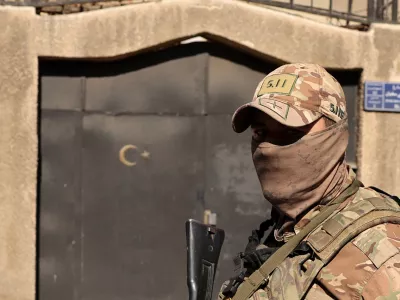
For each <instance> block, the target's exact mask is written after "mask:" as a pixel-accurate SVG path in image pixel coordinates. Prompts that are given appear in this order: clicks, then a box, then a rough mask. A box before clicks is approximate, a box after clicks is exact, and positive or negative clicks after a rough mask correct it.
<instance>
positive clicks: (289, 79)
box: [257, 74, 298, 97]
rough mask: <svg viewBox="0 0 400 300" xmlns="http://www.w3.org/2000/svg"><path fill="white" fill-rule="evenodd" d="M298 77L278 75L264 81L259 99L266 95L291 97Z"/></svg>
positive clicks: (259, 92) (258, 94)
mask: <svg viewBox="0 0 400 300" xmlns="http://www.w3.org/2000/svg"><path fill="white" fill-rule="evenodd" d="M297 78H298V76H297V75H295V74H276V75H271V76H268V77H266V78H265V79H264V81H263V83H262V85H261V88H260V90H259V91H258V93H257V97H259V96H262V95H264V94H271V93H274V94H281V95H290V93H291V92H292V90H293V87H294V86H295V84H296V80H297Z"/></svg>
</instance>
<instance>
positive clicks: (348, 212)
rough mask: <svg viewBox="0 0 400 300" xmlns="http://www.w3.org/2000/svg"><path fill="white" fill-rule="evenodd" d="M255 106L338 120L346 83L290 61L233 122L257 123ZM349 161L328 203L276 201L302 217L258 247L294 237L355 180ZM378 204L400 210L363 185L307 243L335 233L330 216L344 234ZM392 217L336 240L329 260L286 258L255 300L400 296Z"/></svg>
mask: <svg viewBox="0 0 400 300" xmlns="http://www.w3.org/2000/svg"><path fill="white" fill-rule="evenodd" d="M249 108H253V109H254V108H256V109H258V110H261V111H263V112H265V113H266V114H268V115H269V116H270V117H272V118H274V119H275V120H276V121H278V122H280V123H282V124H284V125H287V126H291V127H296V126H303V125H306V124H310V123H311V122H314V121H316V120H318V119H319V118H320V117H321V116H323V115H324V116H326V117H328V118H330V119H332V120H334V121H335V122H339V121H340V120H342V119H345V118H346V104H345V98H344V94H343V90H342V88H341V86H340V84H339V83H338V82H337V81H336V80H335V79H334V78H333V77H332V76H330V75H329V74H328V73H327V72H326V71H325V70H324V69H323V68H321V67H320V66H317V65H310V64H290V65H285V66H282V67H280V68H278V69H277V70H275V71H273V72H272V73H270V74H268V75H267V77H266V78H265V79H264V80H263V81H262V82H260V84H259V85H258V87H257V90H256V92H255V95H254V98H253V101H252V102H250V103H247V104H245V105H243V106H242V107H240V108H239V109H238V110H237V111H236V112H235V114H234V116H233V128H234V130H235V131H236V132H242V131H244V130H246V128H247V127H248V126H249V125H250V124H251V117H250V116H251V115H250V113H251V110H249ZM346 145H347V143H346ZM342 163H343V165H344V168H345V171H346V174H347V175H346V176H345V180H343V181H340V182H339V181H338V184H337V185H338V188H337V189H333V190H334V191H335V193H331V194H330V195H329V197H325V196H326V195H321V198H319V199H325V202H322V201H320V202H318V201H317V202H312V203H307V202H306V201H305V202H306V204H307V205H306V206H304V205H303V206H301V207H302V208H304V207H306V209H305V210H304V211H303V213H302V214H301V215H300V217H299V218H297V216H299V214H298V212H297V211H296V210H292V211H291V210H290V209H288V208H287V206H285V203H277V204H276V206H278V205H280V206H279V209H280V211H285V209H286V211H288V212H289V213H293V214H294V219H296V222H295V224H292V226H289V227H285V228H286V229H285V230H282V224H283V222H277V225H276V228H275V230H274V231H273V232H272V233H271V234H270V236H269V237H267V239H266V240H265V241H264V242H263V243H262V244H261V245H259V247H274V246H277V245H278V246H279V245H282V244H284V243H286V242H288V241H289V240H290V239H291V238H293V237H294V236H295V235H296V234H298V233H299V232H300V231H301V230H302V228H304V227H305V226H306V225H307V224H308V223H309V221H310V220H312V219H313V218H315V217H316V216H317V215H318V214H319V212H320V211H321V209H323V208H324V207H325V206H326V205H327V204H329V203H330V201H332V200H333V199H335V197H337V196H338V195H339V194H340V193H341V192H342V191H343V190H345V189H346V188H347V187H348V186H349V185H350V184H351V183H352V182H353V181H354V180H355V174H354V172H353V171H352V170H351V169H350V168H349V167H347V166H346V164H345V161H343V162H342ZM339 170H340V169H339V168H338V169H337V171H338V172H339ZM339 183H340V184H339ZM266 198H267V197H266ZM267 200H268V199H267ZM305 200H307V199H305ZM270 202H271V201H270ZM271 203H272V202H271ZM272 204H273V206H274V203H272ZM292 205H293V203H291V206H292ZM374 205H375V206H376V207H375V208H379V207H380V205H382V207H384V206H385V207H390V209H392V210H393V211H395V212H396V213H399V212H400V208H399V204H398V203H396V201H394V200H393V199H392V198H390V197H388V196H387V195H384V194H380V193H378V192H377V191H375V190H373V189H371V188H365V187H361V188H359V189H358V191H357V192H356V193H355V194H354V195H352V196H350V197H349V198H347V199H346V200H345V201H344V202H343V203H341V204H340V206H339V207H338V208H337V209H336V211H335V212H334V213H332V214H331V215H330V217H329V218H327V219H326V220H325V221H324V222H322V223H321V224H320V225H319V226H318V227H317V229H316V230H314V231H313V232H312V233H311V234H309V235H308V236H307V237H306V238H305V239H304V240H303V241H305V242H307V244H310V245H311V248H312V249H314V250H315V249H316V247H315V244H318V243H319V242H321V241H322V242H323V239H324V238H326V236H330V235H334V234H336V233H334V234H333V233H332V232H329V230H328V231H326V229H325V227H324V226H325V225H326V224H328V223H329V222H330V225H331V226H332V225H333V227H331V228H334V229H335V228H336V229H335V230H337V231H338V232H339V231H340V230H342V233H343V232H344V233H345V230H346V226H347V225H349V224H351V223H352V222H353V221H354V222H356V220H357V218H359V217H360V216H362V215H363V214H364V213H366V212H367V210H368V209H369V210H370V209H371V207H372V206H374ZM378 210H379V209H378ZM385 220H386V221H385ZM388 220H389V219H382V220H378V221H379V222H375V223H371V225H370V226H368V227H366V228H367V229H365V230H364V229H363V228H362V229H360V231H359V232H357V234H356V233H354V234H353V235H351V232H349V236H352V238H351V239H350V240H346V243H343V244H340V245H339V246H337V249H336V250H335V251H333V252H332V256H331V258H330V259H329V260H327V261H326V264H321V261H320V260H319V259H315V257H314V256H313V254H312V253H308V254H304V255H295V256H290V257H287V258H286V259H285V260H284V261H283V263H281V264H280V265H279V266H278V267H277V268H276V269H275V270H274V271H273V272H272V273H271V274H270V276H269V277H268V279H267V281H266V283H265V284H264V285H263V286H262V287H261V288H260V289H259V290H257V291H256V292H255V293H254V294H253V296H252V297H251V298H249V299H251V300H267V299H317V300H323V299H400V225H399V223H400V219H397V220H395V221H393V220H392V219H391V220H390V222H389V221H388ZM392 221H393V222H392ZM335 222H336V223H335ZM376 224H377V225H376ZM335 226H336V227H335ZM326 228H328V226H327V227H326ZM349 228H350V227H349ZM332 257H333V258H332ZM226 284H227V283H225V284H224V285H223V287H222V289H221V293H220V295H219V299H229V298H226V297H225V296H224V295H223V294H222V291H223V289H224V288H225V286H226Z"/></svg>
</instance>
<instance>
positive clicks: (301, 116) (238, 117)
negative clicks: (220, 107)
mask: <svg viewBox="0 0 400 300" xmlns="http://www.w3.org/2000/svg"><path fill="white" fill-rule="evenodd" d="M254 109H257V110H260V111H262V112H264V113H266V114H267V115H268V116H270V117H271V118H273V119H274V120H276V121H278V122H279V123H281V124H283V125H285V126H289V127H301V126H305V125H308V124H311V123H313V122H315V121H316V120H318V119H319V118H320V117H322V114H321V113H319V112H312V111H310V110H307V109H302V108H298V107H295V106H293V105H291V104H288V103H285V102H282V101H278V100H274V99H257V100H256V101H253V102H250V103H247V104H245V105H242V106H241V107H239V108H238V109H237V110H236V111H235V113H234V114H233V117H232V127H233V130H234V131H235V132H237V133H241V132H243V131H245V130H246V129H247V128H248V127H249V126H250V125H251V123H252V121H253V120H252V115H253V114H252V111H254Z"/></svg>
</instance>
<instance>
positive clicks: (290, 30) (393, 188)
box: [0, 0, 400, 299]
mask: <svg viewBox="0 0 400 300" xmlns="http://www.w3.org/2000/svg"><path fill="white" fill-rule="evenodd" d="M0 28H2V30H0V78H1V85H0V186H1V188H0V274H2V276H0V299H34V294H35V290H34V261H35V226H36V225H35V224H36V223H35V207H36V206H35V203H36V190H35V187H36V172H37V157H38V151H37V131H36V130H37V129H36V128H37V121H38V120H37V92H38V86H37V82H38V78H37V76H38V75H37V71H38V70H37V58H38V56H46V57H58V58H111V57H114V58H115V57H119V56H123V55H127V54H132V53H135V52H138V51H144V50H146V49H149V48H153V47H159V46H160V45H162V44H163V45H165V44H168V43H173V42H176V41H180V40H184V39H186V38H187V37H192V36H197V35H203V36H207V37H209V38H214V39H218V40H220V41H222V42H226V43H229V44H231V45H234V46H237V47H241V48H243V49H245V50H246V51H249V52H250V53H252V54H254V55H258V56H261V57H263V58H265V59H275V60H278V61H281V62H314V63H319V64H321V65H323V66H324V67H329V68H337V69H353V68H360V69H363V75H362V76H363V78H362V79H363V80H387V81H400V58H399V53H400V43H399V42H398V41H399V40H400V27H398V26H394V25H374V26H372V29H371V30H370V31H369V32H358V31H351V30H346V29H341V28H337V27H334V26H331V25H328V24H321V23H317V22H314V21H312V20H308V19H304V18H300V17H296V16H293V15H288V14H284V13H282V12H277V11H276V10H271V9H268V8H263V7H259V6H255V5H250V4H247V3H245V2H239V1H233V0H198V1H196V0H164V1H162V2H156V3H145V4H140V5H133V6H125V7H116V8H110V9H104V10H100V11H93V12H85V13H79V14H71V15H60V16H37V15H35V14H34V10H33V9H29V8H8V7H0ZM348 100H349V101H351V100H353V99H348ZM359 115H360V128H359V129H360V136H359V147H358V166H359V168H360V169H359V172H360V176H361V179H362V180H363V181H364V182H365V183H366V184H367V185H370V184H375V185H378V186H380V187H382V188H383V189H386V190H387V191H389V192H392V193H397V194H400V185H399V184H397V181H398V178H399V176H400V165H399V164H398V163H397V162H398V161H400V151H397V150H398V149H397V148H399V143H398V140H399V139H400V129H399V128H400V115H399V114H389V113H367V112H364V111H363V110H362V105H361V104H360V112H359Z"/></svg>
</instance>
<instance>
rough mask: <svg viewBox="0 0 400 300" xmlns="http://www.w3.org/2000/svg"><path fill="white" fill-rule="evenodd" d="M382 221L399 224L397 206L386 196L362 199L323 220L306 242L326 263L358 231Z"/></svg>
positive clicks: (399, 214)
mask: <svg viewBox="0 0 400 300" xmlns="http://www.w3.org/2000/svg"><path fill="white" fill-rule="evenodd" d="M382 223H396V224H400V206H399V205H398V204H397V203H396V202H395V201H394V200H392V199H390V198H386V197H372V198H368V199H363V200H360V201H358V202H356V203H351V204H350V205H349V206H348V207H347V208H346V209H345V210H343V211H341V212H340V213H338V214H337V215H335V216H334V217H333V218H331V219H329V220H328V221H326V222H324V223H323V224H322V225H321V226H320V227H319V228H318V229H316V230H315V231H314V232H313V233H311V235H310V236H309V237H308V238H307V243H308V244H309V245H310V246H311V248H312V249H313V250H314V252H315V254H316V255H317V256H318V257H319V259H321V260H322V261H323V262H324V263H325V264H327V263H328V262H329V261H330V260H331V259H332V258H333V257H334V256H335V255H336V254H337V253H338V252H339V251H340V249H341V248H343V247H344V246H345V245H346V244H347V243H348V242H350V241H351V240H352V239H353V238H355V237H356V236H357V235H359V234H360V233H361V232H363V231H365V230H367V229H369V228H371V227H374V226H376V225H378V224H382Z"/></svg>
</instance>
